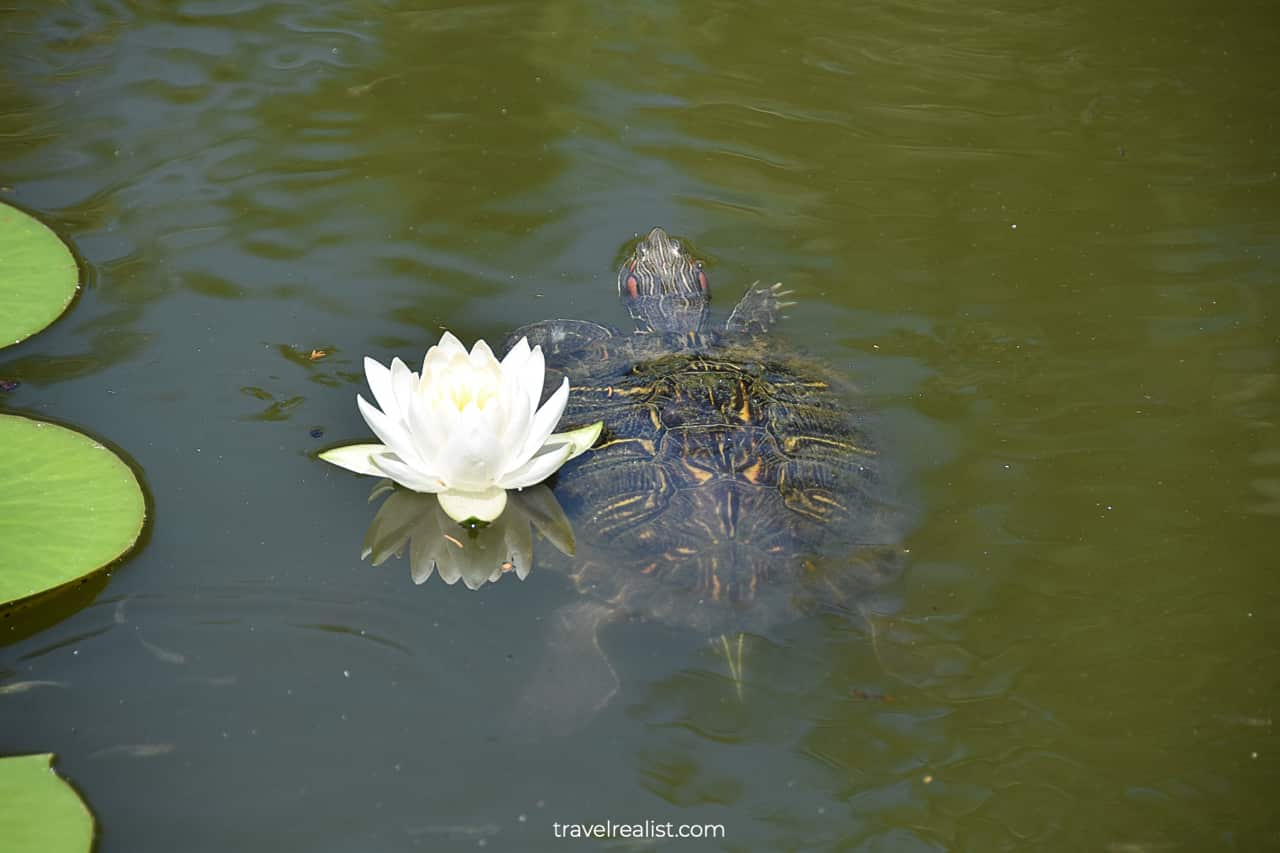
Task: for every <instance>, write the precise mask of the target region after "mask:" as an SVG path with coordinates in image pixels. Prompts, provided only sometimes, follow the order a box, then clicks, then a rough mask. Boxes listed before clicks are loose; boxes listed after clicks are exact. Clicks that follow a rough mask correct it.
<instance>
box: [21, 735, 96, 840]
mask: <svg viewBox="0 0 1280 853" xmlns="http://www.w3.org/2000/svg"><path fill="white" fill-rule="evenodd" d="M0 839H3V841H4V845H5V848H4V849H6V850H41V851H47V853H73V851H74V853H83V851H87V850H88V849H89V848H90V847H91V846H92V845H93V815H92V814H91V813H90V811H89V807H88V806H86V805H85V804H84V800H82V799H80V795H79V794H77V793H76V791H75V789H74V788H72V787H71V786H70V785H68V784H67V783H66V782H65V781H63V780H62V778H61V777H60V776H58V774H57V773H54V772H53V755H52V754H50V753H45V754H43V755H18V756H15V757H13V758H0Z"/></svg>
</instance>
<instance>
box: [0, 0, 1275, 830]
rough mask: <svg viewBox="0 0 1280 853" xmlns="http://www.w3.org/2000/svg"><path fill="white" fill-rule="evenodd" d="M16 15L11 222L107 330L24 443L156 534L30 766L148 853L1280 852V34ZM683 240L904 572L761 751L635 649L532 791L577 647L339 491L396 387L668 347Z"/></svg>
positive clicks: (1069, 24) (911, 12) (89, 6)
mask: <svg viewBox="0 0 1280 853" xmlns="http://www.w3.org/2000/svg"><path fill="white" fill-rule="evenodd" d="M13 5H14V6H15V8H11V9H9V10H6V11H5V12H4V13H3V22H4V24H3V25H4V31H5V50H4V54H3V57H2V58H0V74H2V75H3V76H0V164H2V165H0V183H2V184H3V185H4V186H3V190H2V191H0V198H3V199H5V200H8V201H12V202H14V203H17V204H19V205H21V206H23V207H25V208H27V209H30V210H33V211H35V212H37V213H39V214H40V215H42V216H43V217H44V218H45V219H46V220H47V221H48V222H50V223H51V224H52V225H53V226H54V227H55V228H57V229H58V230H59V231H60V232H61V233H62V234H64V235H65V236H66V237H67V239H68V240H69V241H70V242H71V243H72V245H73V246H74V247H75V249H76V250H77V252H79V254H80V255H81V256H82V258H83V260H84V264H85V267H86V270H87V284H86V287H85V290H84V293H83V295H82V296H81V298H80V299H79V301H78V302H77V303H76V304H75V305H74V306H73V308H72V310H71V312H70V313H69V314H68V315H67V316H66V317H64V318H63V319H62V320H61V321H59V322H58V323H57V324H56V325H54V326H53V327H52V328H51V329H49V330H47V331H46V332H44V333H42V334H40V335H38V336H36V337H34V338H32V339H30V340H29V341H27V342H25V343H24V344H22V345H20V346H18V347H15V348H13V349H10V350H5V351H4V352H2V353H0V378H5V379H11V380H20V382H21V385H20V386H18V387H17V388H15V389H14V390H11V391H8V392H4V393H0V409H3V410H4V411H10V412H19V413H29V414H34V415H37V416H43V417H48V418H51V419H55V420H58V421H61V422H65V423H69V424H72V425H75V426H77V427H79V428H81V429H84V430H86V431H88V432H90V433H92V434H94V435H97V436H101V437H102V438H104V439H106V440H108V441H110V442H112V443H113V444H114V445H115V446H118V447H119V448H121V449H122V450H123V451H124V452H125V453H126V454H128V455H129V456H130V457H131V458H132V459H133V460H134V461H135V462H136V464H137V465H138V467H139V470H140V471H141V472H142V474H143V476H144V478H145V482H146V486H147V489H148V490H149V493H150V496H151V500H152V502H153V524H152V527H151V529H150V532H149V536H148V539H147V541H145V543H144V544H143V546H142V547H141V549H140V550H139V551H137V552H136V554H135V555H134V556H132V557H131V558H130V559H128V560H127V561H126V562H124V563H123V564H121V565H120V566H119V567H118V568H117V569H116V570H115V571H114V572H112V574H111V576H110V578H109V580H105V582H104V583H102V584H98V585H95V586H93V587H92V588H90V589H87V590H84V591H82V592H81V593H80V594H79V596H78V597H74V598H73V599H71V600H68V601H67V602H65V603H63V604H62V605H61V606H60V608H61V609H60V610H59V611H58V612H57V613H56V614H55V615H56V617H57V619H52V618H49V619H46V620H45V621H46V622H47V623H50V624H45V625H42V626H35V625H28V624H12V625H9V626H7V627H6V632H7V636H6V638H5V639H4V640H3V642H4V643H5V645H3V646H2V647H0V754H17V753H26V752H44V751H52V752H56V753H57V754H58V756H59V762H58V766H59V768H60V770H61V772H62V773H63V774H64V775H65V776H67V777H68V778H69V779H70V780H72V781H73V782H74V784H75V785H76V786H77V787H78V788H79V789H80V790H81V792H82V793H83V794H84V796H85V798H86V799H87V801H88V802H89V803H90V805H91V806H92V808H93V810H94V811H95V813H96V816H97V819H98V823H99V831H100V843H99V850H100V851H101V853H116V851H171V850H187V851H223V850H238V851H259V850H260V851H284V850H299V851H301V850H306V851H349V850H405V849H424V850H454V849H457V850H463V849H472V848H476V847H487V848H489V849H497V850H548V851H554V850H565V849H575V848H580V849H596V848H597V847H604V848H617V849H632V848H634V847H636V846H637V845H636V842H634V841H621V840H618V841H614V842H612V843H611V844H605V843H602V842H588V841H578V842H574V841H569V840H566V839H562V838H557V837H556V829H555V825H556V824H574V823H594V822H604V821H606V820H612V821H614V822H623V821H628V822H643V821H646V820H649V821H655V822H661V823H665V822H668V821H669V822H672V823H673V824H691V825H692V824H697V825H702V824H719V825H722V826H723V827H724V838H722V839H718V840H703V841H698V842H687V843H684V844H675V845H673V846H674V847H675V848H676V849H698V850H702V849H706V850H720V849H723V850H801V849H804V850H810V849H813V850H865V851H890V850H894V851H896V850H903V851H924V850H973V851H992V850H1030V849H1034V850H1045V851H1077V850H1106V851H1157V850H1216V849H1220V850H1258V849H1262V848H1264V847H1268V846H1271V845H1277V844H1280V822H1278V821H1277V818H1276V816H1275V812H1274V795H1275V792H1276V783H1277V781H1280V779H1278V775H1277V769H1278V768H1280V742H1278V741H1277V738H1276V732H1275V727H1274V720H1273V717H1274V714H1275V712H1276V700H1277V689H1276V688H1277V649H1276V645H1275V634H1274V627H1273V626H1274V624H1275V620H1276V616H1277V606H1278V605H1280V581H1277V579H1276V575H1275V573H1274V571H1273V569H1274V562H1275V552H1276V539H1275V536H1274V531H1275V529H1276V516H1277V515H1278V514H1280V436H1278V435H1277V431H1276V426H1277V417H1280V393H1278V391H1280V388H1278V387H1277V386H1278V382H1277V375H1278V374H1277V358H1278V356H1280V340H1278V338H1277V326H1276V324H1275V320H1276V318H1275V309H1276V305H1275V296H1276V281H1277V276H1278V275H1280V179H1278V178H1277V169H1278V168H1280V164H1278V161H1277V156H1276V152H1277V151H1280V138H1278V135H1280V134H1278V133H1277V125H1276V120H1277V113H1278V107H1280V101H1277V95H1276V89H1275V85H1274V83H1275V81H1274V72H1275V57H1276V56H1277V55H1280V28H1277V27H1276V26H1275V18H1274V14H1273V13H1272V11H1271V10H1270V9H1269V7H1267V6H1266V5H1265V4H1248V3H1232V2H1228V3H1219V4H1212V5H1210V6H1205V5H1204V4H1192V3H1174V4H1169V3H1153V2H1140V3H1137V4H1114V3H1106V4H1104V3H1099V2H1086V3H1079V4H1052V3H1044V2H1033V1H1032V0H999V2H998V3H997V4H995V5H990V6H975V5H973V4H965V3H959V2H943V0H884V2H875V3H870V4H860V5H857V6H851V5H850V4H846V3H836V2H815V3H810V4H805V5H804V6H803V7H798V6H792V5H788V4H781V5H779V4H765V3H728V2H718V0H717V1H716V2H702V3H693V2H671V3H663V4H644V5H637V6H624V5H619V4H607V3H594V4H592V3H580V2H572V0H548V2H542V3H519V2H517V3H493V4H474V5H473V4H458V5H452V6H429V5H411V4H403V3H395V2H372V1H371V0H358V1H357V2H348V3H338V2H330V3H319V2H305V3H304V2H292V3H284V2H276V3H266V2H253V0H240V2H230V0H228V2H218V0H187V2H175V3H155V4H139V3H128V2H105V1H104V0H67V2H63V3H58V4H45V3H18V4H13ZM659 224H660V225H663V226H665V227H666V228H668V229H669V230H670V231H672V232H673V233H675V234H678V235H681V236H683V237H685V238H687V239H688V240H689V241H690V243H691V245H692V246H693V247H694V248H695V249H696V251H697V252H698V253H700V254H701V256H703V257H704V258H705V259H706V261H707V265H708V269H709V271H710V272H711V275H712V286H713V288H714V289H715V292H716V294H717V302H716V306H717V308H718V309H719V310H721V311H723V310H724V309H725V308H726V307H727V306H728V305H731V304H732V302H733V301H734V300H735V299H736V298H737V296H738V294H739V293H741V292H742V290H743V289H744V288H745V287H746V286H747V285H749V284H750V283H751V282H753V281H755V280H763V281H766V282H771V281H776V280H781V281H783V282H785V283H786V285H787V286H788V287H790V288H791V289H792V290H794V291H795V296H794V298H795V300H796V301H797V303H798V304H797V305H796V306H795V307H794V308H793V309H791V310H790V317H789V318H788V319H787V320H786V322H785V323H784V324H783V326H782V327H781V328H780V330H779V333H780V334H781V335H783V336H784V337H785V338H786V339H787V340H789V341H791V342H793V343H794V344H796V345H797V346H799V347H801V348H803V349H804V350H805V351H807V352H809V353H812V354H813V355H814V356H816V357H818V358H821V359H823V360H825V361H827V362H828V363H830V364H831V365H832V366H833V367H835V368H836V369H837V370H839V371H840V372H843V373H846V374H847V375H848V376H849V377H850V378H851V379H853V381H855V382H856V383H857V384H858V385H859V386H860V388H861V389H862V392H863V395H864V400H865V402H866V403H867V405H868V406H870V407H872V408H874V409H875V410H876V411H878V412H879V413H880V414H881V421H882V424H883V430H884V432H885V439H884V440H885V442H886V447H887V452H888V453H889V454H890V455H891V457H892V459H893V461H894V464H895V465H896V467H897V470H898V471H899V472H900V474H901V479H902V480H903V499H904V501H906V502H909V503H910V505H911V507H912V509H913V513H914V518H915V526H914V527H913V529H912V531H911V533H910V536H909V540H908V543H907V544H908V546H909V548H910V552H911V553H910V565H909V566H908V568H907V570H906V572H905V575H904V576H903V578H902V579H901V581H900V582H899V583H898V584H896V585H895V586H893V587H892V588H891V589H889V590H887V591H886V592H885V593H884V594H883V595H882V596H880V597H879V598H877V599H876V600H875V601H871V602H869V603H868V606H867V607H866V608H864V610H863V613H862V614H861V615H858V616H856V617H854V616H853V614H851V618H838V617H817V618H811V619H802V620H799V621H797V622H795V623H794V624H792V625H789V626H787V627H786V628H785V629H784V630H783V631H782V633H781V634H780V635H778V636H771V637H770V638H768V639H764V638H754V639H753V640H752V641H751V643H750V647H749V649H748V654H747V656H746V661H745V667H746V668H745V673H744V677H743V683H742V685H741V686H742V696H741V698H739V696H738V695H737V694H736V691H735V687H734V683H733V680H732V679H731V678H730V677H729V674H728V672H727V671H726V668H725V661H724V658H723V657H722V656H721V655H718V654H717V653H716V651H715V649H714V648H712V647H711V646H710V645H709V644H708V643H707V642H706V641H705V639H704V638H701V637H697V636H692V635H691V634H690V633H688V632H681V631H679V630H677V629H673V628H665V627H661V626H656V625H652V624H643V623H628V624H621V625H617V626H614V627H613V628H610V629H607V630H606V631H605V632H604V633H602V635H601V644H602V646H603V647H604V648H605V650H606V651H607V652H608V654H609V657H610V659H611V660H612V662H613V665H614V666H615V668H616V670H617V671H618V673H619V677H620V680H621V689H620V691H619V693H618V695H617V696H616V697H615V698H614V700H613V701H612V702H611V703H610V704H609V705H608V706H607V707H606V708H605V709H604V710H602V711H601V712H600V713H599V714H598V715H596V716H595V717H594V718H593V719H591V720H590V721H589V722H587V723H586V724H585V725H583V726H582V727H580V728H579V729H577V730H576V731H573V732H572V733H570V734H568V735H554V734H550V733H547V734H545V735H543V736H535V737H531V738H530V737H525V738H514V737H511V736H510V735H509V733H508V729H507V728H506V721H507V720H508V719H509V714H510V709H511V708H512V707H513V704H514V702H515V698H516V697H517V695H518V694H519V691H520V689H521V687H522V685H523V684H524V681H525V677H526V676H527V675H528V673H529V672H530V671H531V667H532V666H533V662H534V661H535V660H536V658H537V655H538V653H539V651H540V650H541V649H542V648H543V647H544V645H545V643H546V641H547V636H548V631H549V619H550V617H551V614H552V613H554V612H555V611H556V609H557V608H558V607H560V606H562V605H564V604H566V603H568V602H571V601H573V600H574V599H575V598H576V593H575V592H574V591H573V590H572V588H571V587H570V585H569V584H568V582H567V581H566V580H565V578H564V576H563V575H562V574H561V573H560V572H557V571H554V570H550V569H542V568H541V567H539V568H535V569H534V571H533V572H532V573H531V574H530V576H529V577H528V578H527V579H525V580H524V581H523V582H521V581H518V580H517V579H516V578H514V577H504V578H503V579H502V580H501V582H498V583H495V584H491V585H488V586H485V587H483V588H482V589H481V590H479V591H475V592H472V591H468V590H466V589H464V588H463V587H462V586H461V585H457V586H453V587H449V586H445V585H444V584H442V583H440V582H439V579H438V578H433V579H431V580H430V581H429V582H427V583H425V584H422V585H421V586H416V585H414V584H413V582H412V580H411V578H410V575H409V567H408V564H407V562H406V561H404V560H390V561H388V562H386V563H384V564H383V565H381V566H379V567H377V568H374V567H371V566H370V565H369V563H368V562H367V561H366V562H362V561H361V559H360V546H361V540H362V538H363V536H364V531H365V528H366V526H367V525H368V523H369V521H370V519H371V517H372V515H373V512H374V510H375V508H374V507H373V506H370V505H369V504H367V503H366V500H365V499H366V497H367V495H368V492H369V487H370V485H371V483H370V481H368V480H365V479H362V478H358V477H355V476H354V475H349V474H347V473H346V472H343V471H340V470H338V469H335V468H331V467H330V466H327V465H325V464H323V463H322V462H319V461H317V460H316V459H315V458H314V453H315V451H317V450H319V449H321V448H323V447H326V446H328V445H330V444H332V443H334V442H336V441H342V440H353V439H359V438H362V437H364V436H365V435H367V431H366V428H365V427H364V425H363V423H362V422H361V421H360V418H359V416H358V414H357V412H356V409H355V406H354V404H353V401H354V397H355V394H356V393H357V392H359V391H363V390H364V386H363V377H362V374H361V369H360V364H361V359H362V357H363V356H364V355H366V354H369V355H373V356H375V357H377V358H379V359H381V360H383V361H387V360H389V359H390V357H391V356H393V355H401V356H403V357H405V358H406V359H410V360H412V359H414V358H420V357H421V354H422V352H423V351H424V350H425V348H426V347H427V346H428V345H429V344H431V343H433V342H435V340H436V339H437V338H438V336H439V334H440V332H441V330H442V329H444V328H448V329H451V330H453V331H454V332H455V333H456V334H458V335H459V336H460V337H461V338H462V339H463V340H466V341H471V340H474V339H476V338H485V339H487V340H490V341H498V340H501V338H502V336H503V335H504V334H505V333H506V332H507V331H508V330H510V329H512V328H514V327H516V326H518V325H520V324H522V323H525V322H529V321H532V320H536V319H541V318H545V317H553V316H574V317H587V318H592V319H597V320H600V321H602V322H609V323H617V324H622V323H625V321H626V314H625V312H624V311H623V309H622V308H621V307H620V306H619V305H618V304H617V295H616V292H615V285H614V270H615V267H616V263H617V261H618V259H619V257H620V255H621V252H622V249H623V247H624V245H625V244H626V243H627V242H628V241H629V240H631V239H632V238H633V237H634V235H635V234H637V233H639V232H642V231H644V230H646V229H647V228H649V227H650V226H653V225H659ZM312 350H323V351H324V352H325V353H326V356H325V357H324V358H319V359H316V360H312V359H311V358H310V353H311V351H312ZM542 553H543V552H541V551H540V552H539V554H540V558H541V555H542ZM37 627H38V628H39V630H37ZM30 681H37V682H50V683H49V684H44V685H40V686H37V687H34V688H32V689H29V690H25V691H22V692H7V693H6V692H3V687H4V685H5V684H14V683H18V682H30ZM650 844H656V842H651V843H650ZM2 846H3V844H2V843H0V847H2ZM639 846H642V847H645V846H649V845H645V844H641V845H639ZM664 846H665V845H664Z"/></svg>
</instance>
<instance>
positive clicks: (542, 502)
mask: <svg viewBox="0 0 1280 853" xmlns="http://www.w3.org/2000/svg"><path fill="white" fill-rule="evenodd" d="M387 492H390V493H391V494H390V495H389V496H388V497H387V499H386V501H384V502H383V504H382V506H381V508H379V510H378V514H377V515H376V516H374V519H373V521H372V523H370V525H369V530H368V532H367V533H366V534H365V537H364V544H363V546H362V549H361V554H360V556H361V558H370V559H372V562H373V565H375V566H379V565H382V563H383V562H385V561H386V559H387V558H388V557H391V556H393V555H394V556H400V555H401V554H403V553H404V552H405V550H406V549H407V550H408V552H409V571H410V573H411V574H412V575H413V582H414V583H418V584H420V583H422V582H424V581H425V580H426V579H427V578H429V577H431V573H432V572H433V571H435V572H439V574H440V578H441V580H443V581H444V582H445V583H447V584H454V583H457V582H458V580H459V579H461V580H462V582H463V583H464V584H466V586H467V588H468V589H479V588H480V587H482V586H484V585H485V584H486V583H493V582H494V581H496V580H498V579H499V578H501V577H502V576H503V575H504V574H509V573H513V574H515V576H516V577H518V578H520V579H521V580H524V579H525V577H526V576H527V575H528V574H529V570H530V569H531V568H532V567H533V528H537V530H538V532H539V533H541V534H542V535H543V536H545V537H546V538H547V540H548V541H549V542H551V544H552V545H554V546H555V547H556V549H557V550H559V551H560V552H561V553H562V554H565V555H572V554H573V551H574V542H573V528H572V527H571V526H570V524H569V519H568V518H567V517H565V514H564V510H563V509H561V508H560V504H559V503H557V501H556V499H555V495H553V494H552V493H551V489H549V488H547V487H546V486H534V487H532V488H528V489H524V490H523V491H520V492H514V493H512V495H511V497H510V499H509V500H508V501H507V505H506V509H505V511H504V512H503V513H502V515H500V516H498V517H497V518H496V519H494V520H493V521H491V522H490V523H489V524H487V525H484V526H464V525H461V524H458V523H457V522H456V521H454V520H453V519H451V518H450V517H449V516H448V515H447V514H446V513H445V511H444V509H442V508H441V506H440V502H439V501H437V500H436V498H435V495H429V494H422V493H419V492H413V491H409V490H407V489H397V488H396V487H395V485H394V484H393V483H392V482H391V481H390V480H384V481H382V482H381V483H379V484H378V485H377V486H376V487H374V490H373V493H372V494H371V495H370V496H369V500H370V501H372V500H375V499H376V498H378V497H379V496H380V495H383V494H386V493H387Z"/></svg>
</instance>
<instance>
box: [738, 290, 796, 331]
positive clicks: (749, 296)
mask: <svg viewBox="0 0 1280 853" xmlns="http://www.w3.org/2000/svg"><path fill="white" fill-rule="evenodd" d="M790 295H791V291H790V290H783V289H782V282H778V283H777V284H773V285H770V286H769V287H761V286H760V282H756V283H755V284H753V285H751V287H750V288H748V289H747V292H746V293H745V294H743V296H742V298H741V299H739V300H738V304H737V305H736V306H735V307H734V309H733V313H731V314H730V315H729V319H728V320H727V321H726V322H725V324H724V330H725V333H726V334H728V335H747V336H749V337H754V336H756V335H763V334H764V333H765V332H767V331H769V329H771V328H773V324H774V323H776V322H778V318H779V317H781V316H782V309H783V308H786V307H788V306H790V305H795V303H794V302H788V301H785V300H784V299H783V298H782V297H784V296H790Z"/></svg>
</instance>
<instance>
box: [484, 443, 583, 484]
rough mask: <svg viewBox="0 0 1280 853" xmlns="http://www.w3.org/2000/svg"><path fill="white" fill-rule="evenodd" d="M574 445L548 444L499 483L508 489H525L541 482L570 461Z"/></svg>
mask: <svg viewBox="0 0 1280 853" xmlns="http://www.w3.org/2000/svg"><path fill="white" fill-rule="evenodd" d="M572 449H573V447H572V445H569V444H555V445H548V446H546V447H544V448H543V449H542V450H540V451H538V453H536V454H534V456H533V458H532V459H530V460H529V461H528V462H526V463H524V464H523V465H521V466H520V467H519V468H517V469H516V470H514V471H512V472H511V473H509V474H506V475H505V476H503V477H501V478H500V479H499V480H498V485H499V486H502V487H504V488H507V489H523V488H525V487H526V486H533V485H536V484H538V483H541V482H542V481H543V480H545V479H547V478H548V477H550V476H551V475H552V474H554V473H555V472H556V471H558V470H559V469H560V466H561V465H563V464H564V463H565V462H567V461H569V453H570V452H571V451H572Z"/></svg>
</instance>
